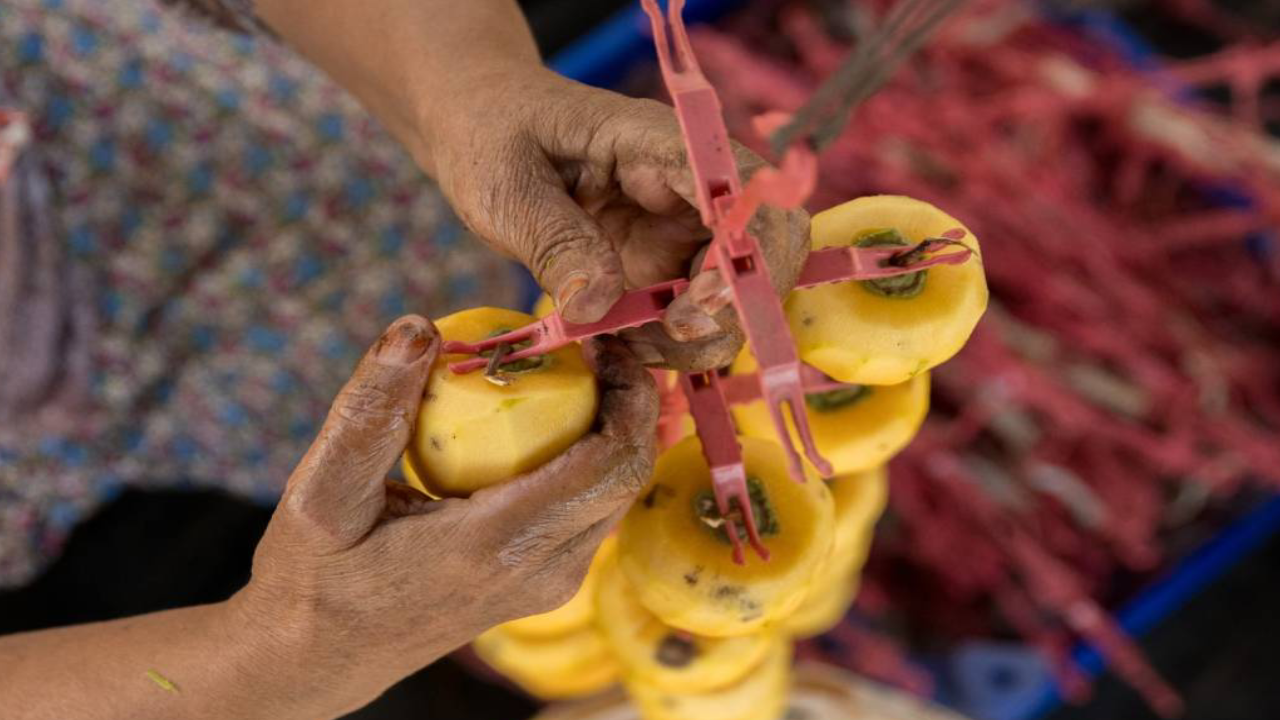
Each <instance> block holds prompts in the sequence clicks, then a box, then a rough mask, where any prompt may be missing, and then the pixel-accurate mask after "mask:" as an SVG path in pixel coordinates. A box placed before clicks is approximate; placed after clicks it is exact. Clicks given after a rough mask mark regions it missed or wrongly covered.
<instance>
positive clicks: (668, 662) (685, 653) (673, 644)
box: [653, 632, 698, 668]
mask: <svg viewBox="0 0 1280 720" xmlns="http://www.w3.org/2000/svg"><path fill="white" fill-rule="evenodd" d="M653 657H654V659H655V660H657V661H658V663H659V664H661V665H665V666H666V667H670V668H682V667H688V666H689V664H690V663H692V662H693V661H694V659H695V658H697V657H698V646H697V644H695V643H694V642H693V638H691V637H688V636H686V635H683V634H681V633H674V632H673V633H667V635H666V637H664V638H662V642H660V643H658V649H657V651H655V652H654V654H653Z"/></svg>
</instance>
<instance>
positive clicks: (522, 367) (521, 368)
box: [480, 328, 551, 375]
mask: <svg viewBox="0 0 1280 720" xmlns="http://www.w3.org/2000/svg"><path fill="white" fill-rule="evenodd" d="M513 329H514V328H498V329H497V330H494V331H493V332H491V333H489V334H488V335H487V336H486V339H487V338H493V337H498V336H499V335H505V334H506V333H509V332H511V331H512V330H513ZM532 344H533V340H521V341H520V342H518V343H515V344H514V345H511V346H510V348H511V349H510V351H509V352H516V351H517V350H523V349H525V348H527V347H529V346H530V345H532ZM493 353H494V350H484V351H481V353H480V357H493ZM550 365H551V356H550V355H534V356H533V357H530V358H525V359H523V360H516V361H513V362H509V363H503V364H502V365H501V366H500V367H499V372H501V373H502V374H504V375H514V374H517V373H526V372H532V371H534V370H541V369H542V368H545V367H549V366H550Z"/></svg>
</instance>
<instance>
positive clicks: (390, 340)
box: [373, 315, 440, 366]
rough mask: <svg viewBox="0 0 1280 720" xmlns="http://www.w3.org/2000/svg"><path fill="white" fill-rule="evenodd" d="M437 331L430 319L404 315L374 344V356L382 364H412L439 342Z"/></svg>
mask: <svg viewBox="0 0 1280 720" xmlns="http://www.w3.org/2000/svg"><path fill="white" fill-rule="evenodd" d="M439 340H440V337H439V333H438V332H437V331H436V328H435V325H433V324H432V323H431V321H430V320H428V319H426V318H424V317H422V316H420V315H406V316H404V317H402V318H400V319H399V320H396V321H395V322H394V323H392V324H391V326H390V327H389V328H387V331H386V332H384V333H383V334H382V337H381V338H379V339H378V342H377V344H376V345H375V346H374V353H373V354H374V357H375V358H377V360H378V362H379V363H381V364H383V365H393V366H395V365H412V364H413V363H415V362H417V361H418V360H421V359H422V358H423V357H424V356H426V355H428V354H430V351H431V350H432V346H433V345H438V344H439Z"/></svg>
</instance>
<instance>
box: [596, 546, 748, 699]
mask: <svg viewBox="0 0 1280 720" xmlns="http://www.w3.org/2000/svg"><path fill="white" fill-rule="evenodd" d="M596 608H597V613H596V617H597V620H596V622H597V624H598V625H599V627H600V631H601V632H602V633H603V634H604V638H605V642H606V643H607V644H608V645H609V647H610V649H611V650H612V651H613V655H614V657H615V658H616V659H617V661H618V664H619V665H620V666H621V668H622V675H623V677H624V678H625V679H627V680H628V681H630V682H639V683H644V684H645V685H646V686H649V687H652V688H654V689H657V690H664V691H670V692H679V693H698V692H707V691H710V690H714V689H716V688H722V687H725V686H727V685H731V684H733V683H735V682H737V681H738V680H740V679H741V678H742V677H743V676H744V675H746V673H747V672H748V671H749V670H750V669H751V668H753V667H755V666H756V665H758V664H759V663H760V661H761V659H762V658H763V657H764V655H765V653H766V652H767V651H768V650H769V648H770V645H771V638H772V635H771V634H770V633H769V632H768V631H761V632H757V633H752V634H749V635H741V636H738V637H731V638H711V637H704V636H701V635H690V634H684V633H681V632H679V631H677V630H676V629H675V628H673V627H671V626H669V625H667V624H666V623H664V622H662V621H661V620H659V619H658V618H657V617H656V616H655V615H654V614H653V613H651V612H649V611H648V610H646V609H645V608H644V606H643V605H641V604H640V602H639V601H638V600H636V597H635V590H634V589H633V588H632V587H631V584H630V583H629V582H627V579H626V577H624V576H623V574H622V571H621V570H620V569H619V568H618V565H617V562H616V560H615V561H613V562H611V563H609V564H608V565H606V566H605V570H604V572H603V574H602V575H601V578H600V586H599V590H598V591H597V595H596Z"/></svg>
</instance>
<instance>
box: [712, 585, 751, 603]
mask: <svg viewBox="0 0 1280 720" xmlns="http://www.w3.org/2000/svg"><path fill="white" fill-rule="evenodd" d="M742 592H743V588H742V586H741V585H720V586H718V587H716V589H715V590H712V591H711V595H712V597H714V598H715V599H717V600H727V599H729V598H736V597H738V596H740V595H742Z"/></svg>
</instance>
